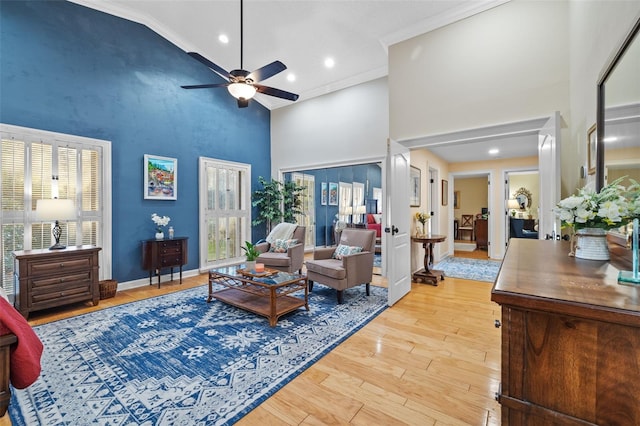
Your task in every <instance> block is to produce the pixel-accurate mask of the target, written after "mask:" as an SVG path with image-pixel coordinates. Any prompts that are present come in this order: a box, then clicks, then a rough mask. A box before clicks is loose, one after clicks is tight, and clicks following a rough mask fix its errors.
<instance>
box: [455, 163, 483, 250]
mask: <svg viewBox="0 0 640 426" xmlns="http://www.w3.org/2000/svg"><path fill="white" fill-rule="evenodd" d="M451 176H452V179H451V180H452V185H453V200H452V209H453V238H454V247H453V256H454V257H456V256H457V257H469V255H470V253H473V255H472V256H471V257H474V258H479V259H487V258H489V257H490V252H489V247H490V235H491V233H490V228H491V221H490V220H489V215H490V211H491V209H490V205H491V198H490V194H491V173H490V172H489V171H483V172H474V173H453V174H452V175H451Z"/></svg>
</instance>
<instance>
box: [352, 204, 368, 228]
mask: <svg viewBox="0 0 640 426" xmlns="http://www.w3.org/2000/svg"><path fill="white" fill-rule="evenodd" d="M355 214H357V215H358V216H360V218H359V221H360V223H366V220H364V218H363V216H364V215H365V214H367V207H366V206H365V205H364V204H363V205H361V206H356V208H355Z"/></svg>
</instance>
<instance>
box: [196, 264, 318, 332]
mask: <svg viewBox="0 0 640 426" xmlns="http://www.w3.org/2000/svg"><path fill="white" fill-rule="evenodd" d="M214 282H215V283H216V284H220V285H222V286H224V288H223V289H221V290H217V291H213V283H214ZM300 290H304V298H302V297H297V296H292V295H291V294H292V293H295V292H298V291H300ZM214 298H215V299H218V300H220V301H221V302H224V303H227V304H229V305H232V306H235V307H237V308H240V309H244V310H246V311H249V312H253V313H254V314H257V315H261V316H263V317H267V318H268V319H269V325H270V326H271V327H274V326H275V325H276V323H277V322H278V318H279V317H281V316H282V315H284V314H287V313H289V312H292V311H295V310H296V309H298V308H300V307H302V306H304V307H305V308H306V309H307V311H308V310H309V285H308V280H307V276H306V275H300V274H289V273H287V272H281V271H277V270H275V269H266V270H265V273H264V274H251V273H249V272H248V271H245V270H244V269H243V268H242V267H240V266H230V267H226V268H216V269H211V270H210V271H209V297H208V298H207V303H209V302H211V300H213V299H214Z"/></svg>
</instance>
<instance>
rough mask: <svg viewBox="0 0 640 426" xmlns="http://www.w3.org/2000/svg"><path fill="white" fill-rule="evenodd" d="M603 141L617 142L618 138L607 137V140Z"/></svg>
mask: <svg viewBox="0 0 640 426" xmlns="http://www.w3.org/2000/svg"><path fill="white" fill-rule="evenodd" d="M603 140H604V141H605V142H615V141H617V140H618V138H617V137H615V136H609V137H608V138H604V139H603Z"/></svg>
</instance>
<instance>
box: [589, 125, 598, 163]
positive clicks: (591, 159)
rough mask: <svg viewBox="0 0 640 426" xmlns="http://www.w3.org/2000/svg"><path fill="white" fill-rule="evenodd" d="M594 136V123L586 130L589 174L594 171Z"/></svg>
mask: <svg viewBox="0 0 640 426" xmlns="http://www.w3.org/2000/svg"><path fill="white" fill-rule="evenodd" d="M596 136H597V134H596V125H595V124H594V125H593V126H591V127H590V128H589V131H588V132H587V166H588V167H587V170H588V171H589V174H590V175H592V174H594V173H595V172H596V154H597V150H598V146H597V144H596V142H597V141H596V139H597V138H596Z"/></svg>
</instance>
